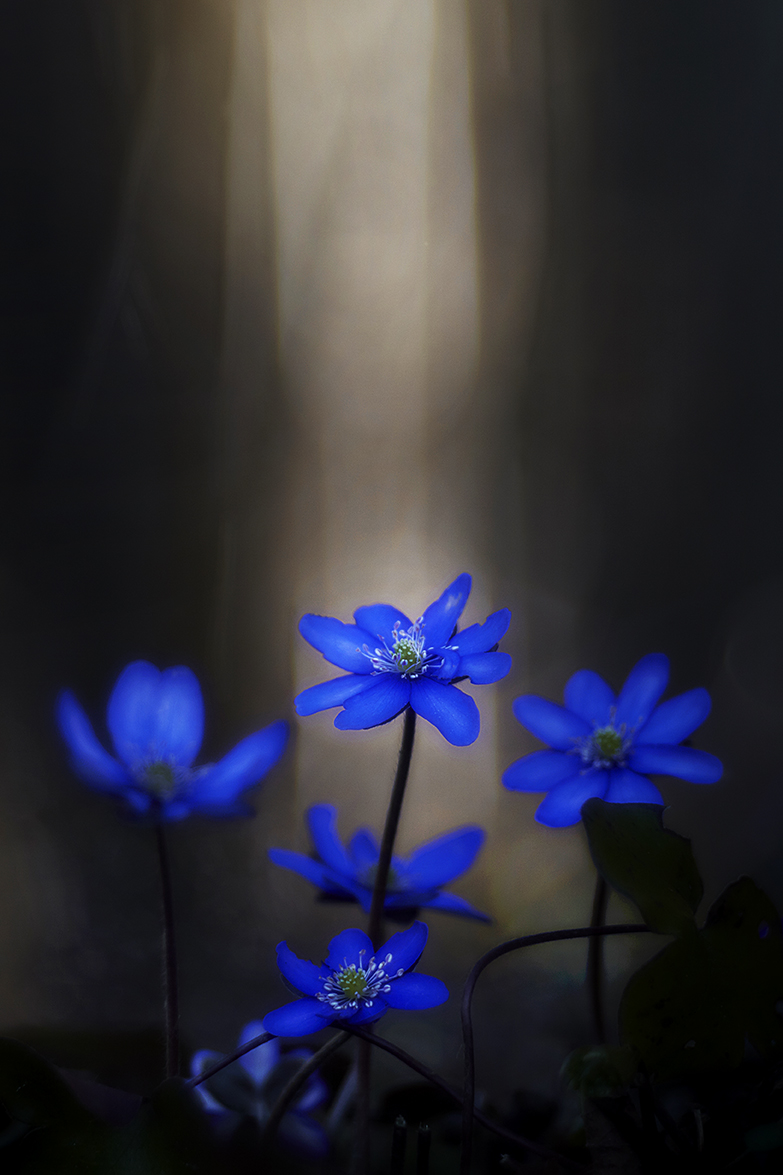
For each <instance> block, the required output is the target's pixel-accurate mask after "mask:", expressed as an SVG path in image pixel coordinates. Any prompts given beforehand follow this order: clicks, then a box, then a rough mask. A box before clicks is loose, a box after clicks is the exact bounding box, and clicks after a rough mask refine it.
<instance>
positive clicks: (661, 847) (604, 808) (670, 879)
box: [582, 799, 704, 934]
mask: <svg viewBox="0 0 783 1175" xmlns="http://www.w3.org/2000/svg"><path fill="white" fill-rule="evenodd" d="M662 816H663V808H661V807H660V806H659V805H657V804H607V803H605V802H604V801H603V800H598V799H592V800H588V801H587V803H586V804H585V805H584V807H583V808H582V820H583V822H584V826H585V830H586V832H587V839H588V842H589V845H590V852H591V854H592V857H593V860H594V861H595V865H596V868H597V869H598V871H599V873H600V874H601V875H602V877H604V878H605V879H606V881H607V882H608V883H609V885H611V886H612V887H613V889H616V890H617V891H618V892H619V893H621V894H624V895H625V896H626V897H629V898H630V899H631V900H632V901H633V902H634V903H635V904H636V905H637V906H638V907H639V911H640V913H641V915H642V917H643V918H644V920H645V922H646V923H647V925H648V926H649V927H650V929H651V930H655V931H657V932H658V933H659V934H683V933H686V932H687V931H689V930H691V929H693V927H694V925H695V923H694V914H695V913H696V909H697V907H698V905H699V902H700V901H701V898H702V894H703V892H704V887H703V885H702V880H701V877H700V876H699V871H698V869H697V868H696V862H695V861H694V859H693V853H692V852H691V842H690V841H689V840H686V838H685V837H684V836H679V835H678V834H677V833H676V832H670V831H669V830H668V829H666V828H664V827H663V820H662Z"/></svg>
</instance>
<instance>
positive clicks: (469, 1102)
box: [460, 923, 649, 1175]
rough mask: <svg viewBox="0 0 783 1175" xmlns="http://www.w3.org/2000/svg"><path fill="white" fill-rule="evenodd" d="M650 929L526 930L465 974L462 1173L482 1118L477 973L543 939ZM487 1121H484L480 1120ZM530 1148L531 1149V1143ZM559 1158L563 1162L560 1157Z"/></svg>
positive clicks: (466, 1170) (627, 925) (467, 1174)
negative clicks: (475, 997)
mask: <svg viewBox="0 0 783 1175" xmlns="http://www.w3.org/2000/svg"><path fill="white" fill-rule="evenodd" d="M648 930H649V927H648V926H644V925H637V924H634V923H624V924H622V925H620V926H582V927H579V928H578V929H576V930H550V931H548V932H547V933H545V934H526V935H524V936H523V937H522V938H512V939H510V940H509V941H508V942H502V943H500V945H499V946H496V947H493V948H492V950H491V951H487V953H486V954H485V955H482V956H481V958H480V959H479V960H478V962H477V963H476V964H475V965H474V967H473V969H472V970H471V972H470V974H469V975H468V978H467V979H466V981H465V987H464V990H463V993H462V1040H463V1047H464V1053H465V1084H464V1096H463V1098H462V1099H461V1100H462V1159H461V1166H460V1172H461V1175H470V1160H471V1149H472V1144H473V1121H474V1119H475V1120H476V1121H478V1122H481V1121H482V1118H483V1115H480V1114H479V1112H478V1110H476V1109H475V1107H474V1102H475V1097H476V1066H475V1056H474V1051H473V1021H472V1012H471V1003H472V1000H473V991H474V989H475V987H476V983H477V981H478V977H479V975H481V972H482V971H484V970H485V968H486V967H488V966H489V965H490V963H494V961H495V959H500V958H502V956H503V955H507V954H509V953H510V952H511V951H518V950H521V948H522V947H532V946H536V945H537V944H539V943H544V942H563V941H564V940H566V939H570V938H590V939H592V938H595V937H601V936H603V935H606V934H644V933H645V932H647V931H648ZM483 1124H484V1125H486V1121H484V1123H483ZM530 1149H533V1148H532V1146H531V1147H530ZM560 1162H561V1163H562V1162H564V1160H563V1159H560Z"/></svg>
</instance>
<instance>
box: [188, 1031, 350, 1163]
mask: <svg viewBox="0 0 783 1175" xmlns="http://www.w3.org/2000/svg"><path fill="white" fill-rule="evenodd" d="M263 1031H264V1029H263V1027H262V1025H261V1021H260V1020H252V1021H251V1022H250V1023H249V1024H246V1025H245V1027H244V1028H243V1029H242V1032H241V1033H240V1036H239V1040H238V1042H237V1045H238V1047H239V1048H241V1047H242V1045H245V1044H247V1043H248V1042H249V1041H251V1040H253V1038H254V1037H256V1036H260V1035H261V1033H262V1032H263ZM312 1055H313V1054H312V1050H311V1049H303V1048H300V1049H292V1050H291V1051H290V1052H287V1053H281V1051H280V1042H279V1041H278V1040H276V1039H275V1040H268V1041H267V1042H266V1044H262V1045H259V1046H258V1048H255V1049H253V1051H252V1052H250V1053H245V1055H244V1056H243V1057H240V1058H239V1060H237V1061H235V1062H234V1063H233V1065H227V1066H226V1068H225V1069H221V1071H220V1072H219V1073H216V1074H215V1076H214V1077H210V1078H209V1079H208V1080H207V1081H205V1082H204V1083H203V1084H202V1085H197V1086H196V1087H195V1088H196V1094H197V1095H198V1097H199V1099H200V1100H201V1104H202V1105H203V1106H204V1109H205V1110H207V1111H208V1112H209V1113H211V1114H216V1115H217V1114H219V1115H221V1117H222V1118H225V1119H228V1121H229V1126H236V1125H238V1124H239V1121H240V1120H241V1119H242V1118H254V1119H255V1121H256V1122H257V1123H258V1125H259V1126H260V1127H261V1128H262V1129H263V1127H264V1126H265V1125H266V1123H267V1122H268V1120H269V1115H270V1112H271V1110H272V1107H273V1106H274V1104H275V1101H276V1100H277V1097H278V1095H279V1094H280V1092H281V1090H282V1089H283V1087H284V1086H285V1085H286V1084H287V1083H288V1081H289V1080H290V1079H291V1077H293V1075H294V1073H295V1072H296V1070H297V1069H298V1068H299V1067H300V1066H301V1065H302V1063H303V1062H304V1061H308V1060H309V1059H310V1057H311V1056H312ZM222 1060H223V1054H222V1053H214V1052H212V1051H211V1050H210V1049H201V1050H200V1051H199V1052H197V1053H196V1054H195V1055H194V1057H193V1059H192V1061H191V1063H190V1075H191V1077H198V1076H199V1074H200V1073H203V1072H204V1070H205V1069H209V1068H211V1066H212V1065H215V1064H217V1062H218V1061H222ZM327 1097H328V1090H327V1088H326V1084H325V1082H324V1080H323V1078H322V1077H321V1074H320V1073H319V1072H318V1071H317V1070H316V1072H315V1073H313V1074H312V1075H311V1076H310V1077H308V1079H307V1081H306V1082H305V1085H304V1088H303V1089H302V1092H301V1093H300V1094H299V1096H298V1098H297V1099H296V1101H294V1102H293V1104H292V1105H291V1106H290V1108H289V1109H288V1111H287V1112H286V1113H285V1114H284V1115H283V1118H282V1119H281V1122H280V1126H279V1128H278V1132H277V1136H278V1138H279V1140H280V1141H281V1142H282V1144H283V1145H284V1146H285V1147H286V1149H288V1150H292V1151H294V1152H296V1153H297V1154H299V1155H302V1156H303V1157H304V1158H310V1159H321V1158H324V1157H325V1156H326V1155H327V1154H328V1152H329V1140H328V1138H327V1137H326V1133H325V1131H324V1129H323V1127H322V1126H321V1125H320V1124H319V1123H318V1122H317V1121H316V1120H315V1118H313V1117H311V1113H312V1111H313V1110H317V1109H318V1107H319V1106H322V1105H323V1104H324V1102H325V1101H326V1099H327Z"/></svg>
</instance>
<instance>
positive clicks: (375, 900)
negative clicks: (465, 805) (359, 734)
mask: <svg viewBox="0 0 783 1175" xmlns="http://www.w3.org/2000/svg"><path fill="white" fill-rule="evenodd" d="M415 734H416V712H415V710H413V709H411V707H410V706H408V707H407V708H406V710H405V717H404V719H403V727H402V742H401V743H400V754H399V758H398V759H397V773H396V774H395V776H394V783H393V784H392V790H391V796H390V797H389V807H388V808H387V810H386V823H385V824H384V826H383V837H382V838H381V848H380V852H379V854H378V867H377V869H376V872H375V883H374V885H373V890H372V904H371V906H370V920H369V924H368V926H367V934H368V937H369V938H370V940H371V941H372V945H373V947H374V948H376V949H377V948H378V947H379V946H380V945H381V939H382V937H383V935H382V930H383V907H384V905H385V902H386V886H387V884H388V881H389V868H390V866H391V859H392V854H393V852H394V842H395V840H396V838H397V827H398V825H399V823H400V813H401V812H402V801H403V800H404V798H405V785H406V784H407V782H408V773H409V772H410V767H411V756H412V755H413V739H414V736H415ZM371 1056H372V1050H371V1048H370V1045H369V1044H368V1043H367V1042H366V1041H362V1040H360V1041H359V1049H358V1054H357V1067H358V1077H359V1080H358V1086H357V1091H356V1148H355V1152H354V1175H366V1172H367V1171H368V1170H369V1165H370V1065H371Z"/></svg>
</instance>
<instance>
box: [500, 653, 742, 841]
mask: <svg viewBox="0 0 783 1175" xmlns="http://www.w3.org/2000/svg"><path fill="white" fill-rule="evenodd" d="M668 680H669V660H668V658H667V657H665V656H664V655H663V654H662V653H650V654H649V655H648V656H646V657H642V659H641V661H639V662H638V663H637V664H636V665H635V666H634V667H633V669H632V670H631V672H630V674H629V675H628V680H627V681H626V683H625V685H624V686H623V688H622V690H621V691H620V694H619V696H618V697H616V698H615V696H614V694H613V693H612V691H611V689H610V688H609V686H608V685H607V684H606V682H605V681H604V680H603V678H601V677H599V676H598V674H597V673H593V672H592V671H591V670H590V669H581V670H580V671H579V672H578V673H575V674H574V676H573V677H572V678H571V679H570V680H569V681H568V683H567V685H566V687H565V697H564V701H565V706H558V705H557V704H556V703H555V702H550V701H547V699H546V698H540V697H537V696H536V695H535V694H525V695H524V696H523V697H521V698H517V700H516V701H515V702H514V714H515V715H516V717H517V718H518V719H519V721H520V722H521V723H522V725H523V726H524V727H526V728H527V729H528V730H529V731H530V732H531V734H534V735H535V736H536V738H539V739H541V741H542V742H544V743H548V745H549V747H550V748H551V749H550V750H546V751H533V753H532V754H530V755H525V757H524V758H522V759H518V760H517V762H516V763H512V765H511V766H510V767H509V769H508V771H506V773H505V775H504V776H503V783H504V785H505V786H506V787H508V788H511V790H512V791H529V792H540V791H546V792H548V793H549V794H548V795H547V797H546V799H545V800H544V801H543V802H542V803H541V804H540V805H539V807H538V810H537V812H536V820H538V821H539V822H540V823H541V824H548V825H549V826H550V827H552V828H560V827H563V826H564V825H567V824H576V823H577V821H578V820H579V818H580V810H581V807H582V804H584V803H585V801H586V800H589V799H590V798H591V797H592V796H598V797H599V798H600V799H603V800H607V801H608V802H609V803H614V804H624V803H625V804H628V803H635V804H663V798H662V796H661V793H660V792H659V791H658V788H657V787H656V786H655V784H654V783H653V782H652V781H651V780H650V779H648V778H647V776H648V774H652V775H674V776H676V777H677V778H678V779H686V780H688V781H689V782H690V783H715V782H717V780H718V779H720V777H721V775H722V773H723V768H722V765H721V763H720V760H719V759H716V758H715V756H714V755H709V754H707V752H706V751H697V750H695V749H694V748H693V747H683V746H680V745H679V744H680V743H681V742H682V741H683V739H686V738H687V737H688V736H689V735H690V734H692V733H693V731H694V730H696V728H697V727H698V726H701V724H702V722H703V721H704V719H705V718H706V717H707V715H708V714H709V712H710V705H711V703H710V696H709V694H708V693H707V691H706V690H705V689H692V690H688V692H687V693H684V694H679V695H678V696H677V697H676V698H670V699H669V700H668V701H666V702H662V703H661V704H660V705H658V701H659V699H660V697H661V695H662V694H663V691H664V690H665V689H666V684H667V682H668Z"/></svg>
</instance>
